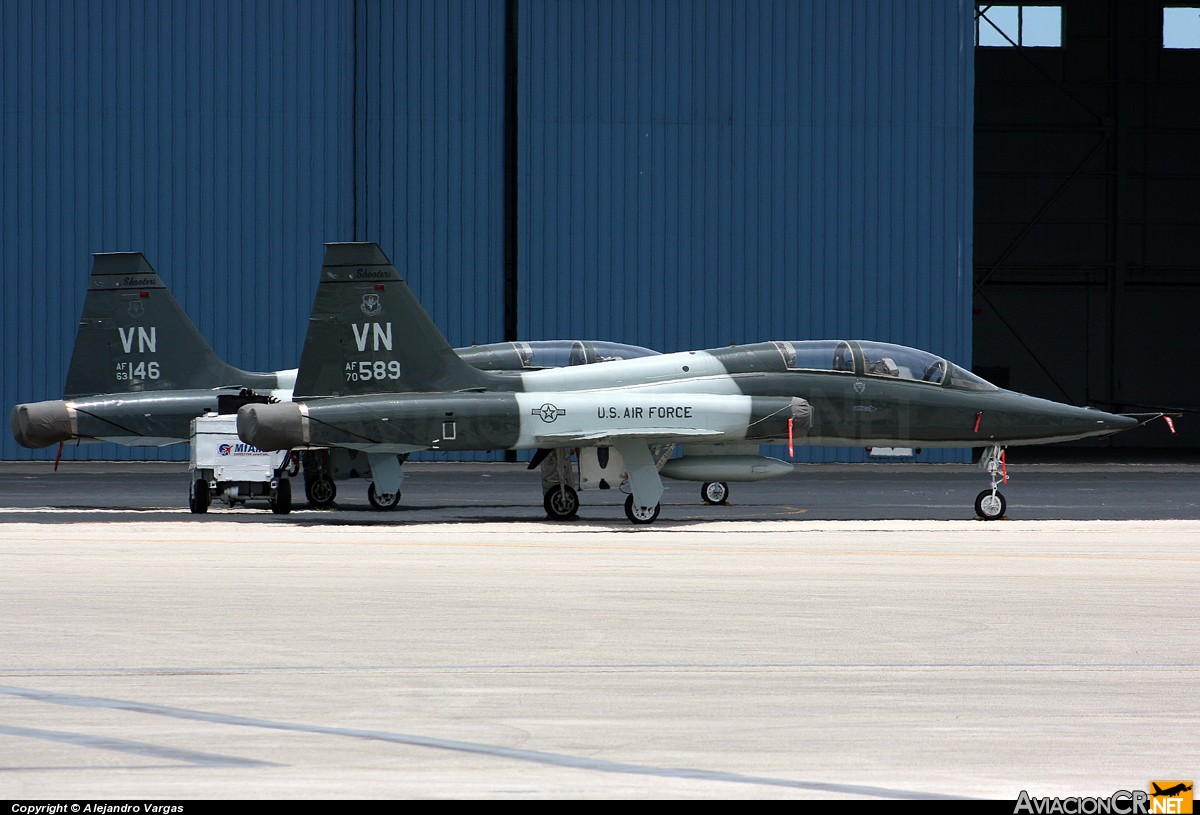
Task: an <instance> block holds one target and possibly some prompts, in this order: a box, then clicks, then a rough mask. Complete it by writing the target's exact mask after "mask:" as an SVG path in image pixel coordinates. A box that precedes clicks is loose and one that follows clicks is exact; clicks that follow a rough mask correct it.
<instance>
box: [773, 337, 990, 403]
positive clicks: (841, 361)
mask: <svg viewBox="0 0 1200 815" xmlns="http://www.w3.org/2000/svg"><path fill="white" fill-rule="evenodd" d="M773 345H774V346H775V347H776V348H777V349H778V350H779V353H780V355H782V357H783V364H784V367H786V368H787V369H788V370H789V371H833V372H835V373H845V374H849V375H852V376H880V377H891V378H894V379H906V380H909V381H911V382H924V383H926V384H928V385H936V386H939V387H947V388H958V389H962V390H975V391H981V390H998V388H997V387H996V386H995V385H993V384H991V383H990V382H987V381H985V380H983V379H980V378H979V377H978V376H976V375H975V374H973V373H971V372H970V371H967V370H965V369H963V368H960V367H959V366H958V365H955V364H954V363H952V362H950V361H948V360H945V359H943V358H941V357H939V356H936V355H934V354H931V353H929V352H928V351H921V350H918V349H916V348H908V347H906V346H903V345H892V344H891V343H886V342H866V341H864V342H859V341H855V340H801V341H798V342H775V343H773Z"/></svg>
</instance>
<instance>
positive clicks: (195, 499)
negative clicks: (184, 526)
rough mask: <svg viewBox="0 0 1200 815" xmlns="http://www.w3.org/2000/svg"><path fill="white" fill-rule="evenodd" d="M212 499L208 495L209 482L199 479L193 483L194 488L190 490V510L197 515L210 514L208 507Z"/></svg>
mask: <svg viewBox="0 0 1200 815" xmlns="http://www.w3.org/2000/svg"><path fill="white" fill-rule="evenodd" d="M211 500H212V499H211V498H210V497H209V494H208V482H207V481H205V480H204V479H203V478H197V479H196V480H195V481H193V482H192V488H191V489H190V490H188V509H190V510H191V511H192V512H194V513H195V514H196V515H203V514H204V513H206V512H208V505H209V502H210V501H211Z"/></svg>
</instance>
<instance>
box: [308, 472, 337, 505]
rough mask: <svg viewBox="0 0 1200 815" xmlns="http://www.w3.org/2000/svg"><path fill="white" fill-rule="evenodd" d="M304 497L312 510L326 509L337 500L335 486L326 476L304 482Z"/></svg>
mask: <svg viewBox="0 0 1200 815" xmlns="http://www.w3.org/2000/svg"><path fill="white" fill-rule="evenodd" d="M304 497H305V498H307V499H308V505H309V506H310V507H312V508H313V509H326V508H328V507H331V506H333V501H334V499H335V498H337V484H335V483H333V479H332V478H330V477H329V476H327V475H319V476H317V477H316V478H314V479H312V480H311V481H305V482H304Z"/></svg>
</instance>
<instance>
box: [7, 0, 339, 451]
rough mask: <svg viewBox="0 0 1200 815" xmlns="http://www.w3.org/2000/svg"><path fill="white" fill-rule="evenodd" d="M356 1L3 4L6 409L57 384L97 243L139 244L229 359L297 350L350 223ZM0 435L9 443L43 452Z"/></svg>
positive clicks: (271, 362)
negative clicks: (331, 250)
mask: <svg viewBox="0 0 1200 815" xmlns="http://www.w3.org/2000/svg"><path fill="white" fill-rule="evenodd" d="M352 19H353V18H352V14H351V10H350V8H349V7H347V6H346V5H345V4H344V3H338V2H329V3H316V2H312V3H305V4H304V13H303V14H298V13H297V6H296V4H295V3H292V2H288V0H273V1H272V2H255V3H243V2H240V0H225V1H224V2H220V0H218V1H217V2H210V1H209V0H206V1H205V2H158V0H145V2H137V1H136V0H125V1H124V2H120V1H115V2H114V1H113V0H103V1H102V2H73V1H69V0H68V1H64V0H59V2H53V0H52V1H51V2H44V3H43V2H40V1H39V2H26V0H19V1H18V2H5V3H2V4H0V36H2V37H3V53H2V54H0V65H2V68H0V71H2V75H0V87H3V122H2V124H0V145H2V148H0V149H2V153H0V158H2V161H3V164H2V165H0V191H2V194H0V207H2V210H0V222H2V223H3V233H2V235H3V253H2V257H3V263H4V273H3V279H4V286H5V294H4V298H3V302H4V305H3V314H4V326H3V332H2V333H3V342H4V360H5V364H4V371H3V383H4V385H3V388H4V390H3V397H4V398H3V402H4V410H5V411H6V412H7V411H8V410H9V409H10V408H11V406H12V404H13V403H14V402H19V401H33V400H38V399H53V398H58V397H59V396H61V395H62V387H63V381H64V379H65V376H66V369H67V364H68V362H69V361H70V356H71V346H72V344H73V341H74V336H75V329H76V326H77V324H78V321H79V314H80V311H81V308H82V302H83V295H84V293H85V290H86V286H87V277H88V273H89V271H90V269H91V257H90V253H92V252H103V251H125V250H138V251H142V252H145V253H146V256H147V258H148V259H149V260H150V262H151V263H152V264H154V266H155V267H156V268H157V269H158V271H159V272H160V273H161V274H162V276H163V278H164V280H165V281H166V282H167V284H168V285H169V286H170V287H171V289H172V290H173V291H174V292H175V294H176V296H177V297H178V299H179V301H180V302H181V303H182V304H183V306H184V308H185V309H186V310H187V311H188V313H189V314H190V315H191V316H192V318H193V320H194V321H195V322H196V324H197V325H198V326H199V328H200V330H201V332H202V333H203V334H204V336H206V337H207V338H208V339H209V341H210V342H211V343H212V345H213V348H214V349H215V350H216V351H217V353H219V354H220V355H221V356H223V357H224V358H225V359H227V360H229V361H230V362H231V363H233V364H235V365H238V366H241V367H243V368H249V369H254V370H271V369H275V368H285V367H290V366H294V365H295V364H296V361H297V359H298V355H299V344H300V341H301V339H302V337H303V332H304V329H305V326H306V324H307V313H308V310H309V309H310V308H311V306H312V295H313V292H314V290H315V288H316V280H317V274H318V270H319V268H320V264H321V256H322V251H323V250H322V247H321V242H322V241H324V240H330V239H336V238H339V237H340V238H342V239H345V238H346V237H348V236H350V234H351V231H350V230H351V227H352V220H353V213H354V207H353V204H354V198H353V194H354V190H353V184H352V182H353V172H352V166H353V165H352V158H353V151H352V146H353V144H352V137H353V132H354V119H353V117H352V115H351V110H352V107H351V106H352V101H353V97H352V96H351V94H350V93H349V91H350V90H351V88H352V87H353V62H352V61H351V60H350V59H349V55H350V54H351V53H352V48H353V33H354V32H353V26H352ZM0 435H2V436H3V444H4V447H3V457H4V458H28V457H33V458H46V457H52V456H53V454H54V452H55V451H54V450H53V449H51V450H49V451H34V452H32V453H30V452H29V451H25V450H23V449H21V448H19V447H18V446H17V445H16V443H15V442H14V441H13V439H12V437H11V434H9V433H7V432H5V433H3V434H0ZM186 455H187V451H186V449H185V448H179V447H176V448H168V450H166V451H162V452H161V453H156V451H154V450H153V449H150V448H122V447H117V446H115V445H107V444H105V445H85V446H81V447H79V448H76V449H72V450H70V451H68V453H67V454H66V456H65V457H76V458H155V457H160V456H161V457H165V458H179V457H184V458H186Z"/></svg>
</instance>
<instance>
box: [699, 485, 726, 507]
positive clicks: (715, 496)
mask: <svg viewBox="0 0 1200 815" xmlns="http://www.w3.org/2000/svg"><path fill="white" fill-rule="evenodd" d="M700 497H701V498H703V499H704V503H706V504H723V503H725V501H726V499H728V498H729V485H728V484H726V483H725V482H724V481H709V482H708V483H707V484H705V485H704V486H703V487H701V488H700Z"/></svg>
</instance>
